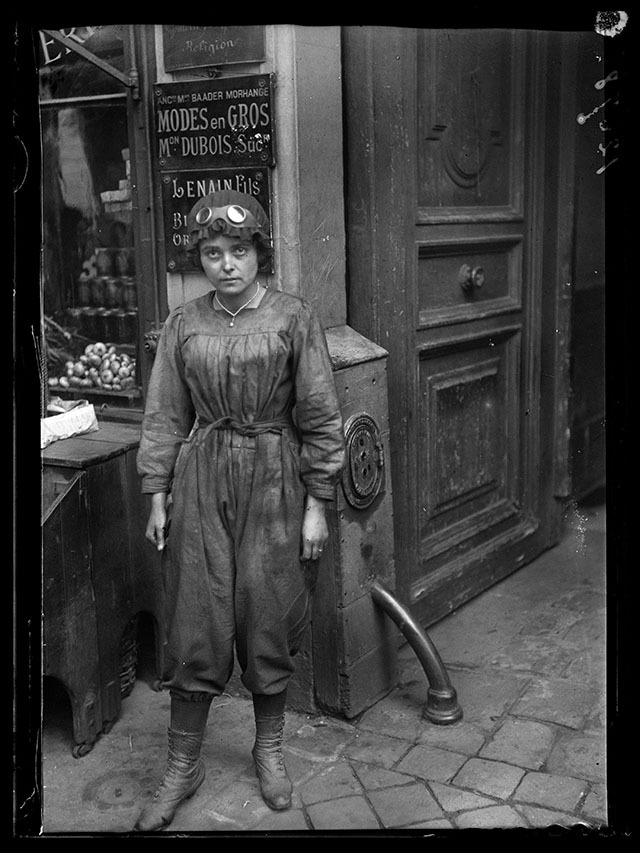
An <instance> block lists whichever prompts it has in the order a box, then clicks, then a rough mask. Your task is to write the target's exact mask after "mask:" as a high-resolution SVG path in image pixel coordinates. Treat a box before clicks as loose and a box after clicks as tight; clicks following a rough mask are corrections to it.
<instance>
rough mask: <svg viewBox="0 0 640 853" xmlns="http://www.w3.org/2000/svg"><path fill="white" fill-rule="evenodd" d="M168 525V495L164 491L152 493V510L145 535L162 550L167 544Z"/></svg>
mask: <svg viewBox="0 0 640 853" xmlns="http://www.w3.org/2000/svg"><path fill="white" fill-rule="evenodd" d="M166 526H167V496H166V494H165V493H164V492H158V493H156V494H154V495H151V512H150V513H149V521H148V522H147V529H146V530H145V534H144V535H145V537H146V538H147V539H148V540H149V542H151V544H152V545H155V546H156V548H157V549H158V551H162V550H163V549H164V546H165V544H166V540H165V532H166V531H165V528H166Z"/></svg>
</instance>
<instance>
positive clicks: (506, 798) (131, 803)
mask: <svg viewBox="0 0 640 853" xmlns="http://www.w3.org/2000/svg"><path fill="white" fill-rule="evenodd" d="M429 636H430V637H431V639H432V640H433V642H434V643H435V645H436V647H437V648H438V651H439V653H440V655H441V657H442V659H443V661H444V662H445V664H446V666H447V669H448V672H449V676H450V678H451V681H452V683H453V685H454V687H455V688H456V691H457V693H458V699H459V701H460V704H461V706H462V708H463V711H464V716H463V719H462V720H461V721H459V722H458V723H455V724H453V725H448V726H438V725H434V724H432V723H430V722H428V721H427V720H425V719H424V717H423V709H424V706H425V703H426V692H427V687H428V683H427V681H426V677H425V674H424V672H423V670H422V668H421V665H420V663H419V661H418V660H417V658H416V656H415V654H414V652H413V650H412V649H411V648H410V647H409V646H405V647H403V648H402V649H401V651H400V663H401V680H400V683H399V684H398V686H397V688H396V689H394V690H393V691H392V692H391V693H390V694H389V695H388V696H386V697H385V698H384V699H382V700H381V701H379V702H378V703H377V704H376V705H374V706H373V707H372V708H370V709H369V710H367V711H366V712H365V713H363V714H362V715H361V716H360V717H359V718H357V719H356V720H353V721H348V722H347V721H343V720H338V719H334V718H331V717H327V716H311V715H306V714H300V713H291V712H290V713H288V715H287V725H286V729H285V756H286V762H287V767H288V770H289V773H290V775H291V777H292V780H293V782H294V797H293V805H292V808H291V809H290V810H289V811H286V812H272V811H270V810H269V809H268V808H267V807H266V806H265V805H264V803H263V802H262V800H261V798H260V794H259V791H258V787H257V782H256V779H255V775H254V771H253V766H252V762H251V755H250V749H251V745H252V739H253V717H252V707H251V702H250V700H249V697H248V694H243V692H242V690H236V691H234V692H233V695H227V694H225V695H223V696H222V697H219V699H217V700H216V701H215V703H214V706H213V707H212V712H211V716H210V721H209V725H208V729H207V737H206V744H205V747H204V759H205V762H206V765H207V777H206V779H205V782H204V783H203V785H202V787H201V788H200V790H199V791H198V793H197V795H196V796H195V797H193V798H192V799H191V800H189V801H187V802H186V803H185V804H184V805H183V806H182V807H181V808H180V810H179V811H178V814H177V816H176V818H175V820H174V822H173V824H172V825H171V827H170V829H169V830H166V831H165V834H167V835H170V834H174V833H179V834H184V833H204V834H208V833H213V834H216V833H221V834H226V833H238V832H244V833H266V832H268V833H273V832H276V833H277V832H286V833H288V834H297V833H310V832H313V831H315V832H319V833H325V832H326V833H338V834H339V833H340V832H350V833H355V834H362V835H369V833H374V834H375V833H384V832H387V833H390V834H395V833H398V834H399V835H403V834H421V835H423V834H424V835H429V834H440V833H442V832H447V833H450V832H451V831H455V830H464V829H481V828H501V829H502V828H511V827H519V828H528V829H535V828H549V827H564V828H566V827H573V828H574V830H573V831H575V830H578V831H581V832H583V833H587V834H588V833H589V832H591V831H594V832H595V831H598V832H603V831H606V827H607V823H608V817H607V768H606V756H607V750H606V718H605V711H606V701H605V696H606V669H605V662H606V643H605V640H606V632H605V511H604V507H603V506H601V505H597V506H591V507H581V508H577V507H574V509H573V510H572V512H570V513H569V515H568V518H567V524H566V532H565V535H564V538H563V540H562V542H561V543H560V544H559V545H558V546H556V547H555V548H553V549H551V550H550V551H548V552H546V553H545V554H543V555H542V556H541V557H540V558H539V559H537V560H536V561H535V562H533V563H531V564H530V565H528V566H525V567H523V568H522V569H520V570H519V571H517V572H516V573H515V574H513V575H511V576H510V577H509V578H507V579H505V580H503V581H502V582H500V583H498V584H497V585H496V586H494V587H493V588H491V589H490V590H488V591H487V592H485V593H483V594H482V595H480V596H478V597H477V598H476V599H474V600H473V601H471V602H469V603H467V604H465V605H464V606H463V607H461V608H460V609H459V610H458V611H456V612H454V613H452V614H451V615H450V616H448V617H447V618H445V619H443V620H441V621H440V622H439V623H438V624H436V625H434V626H432V627H431V628H430V629H429ZM168 707H169V697H168V696H167V695H166V694H164V693H157V692H154V691H153V690H152V689H151V687H150V685H149V683H147V682H145V681H144V680H138V681H137V682H136V684H135V686H134V689H133V692H132V693H131V695H130V696H129V697H128V698H127V699H126V700H125V701H124V702H123V709H122V715H121V718H120V719H119V721H118V722H117V723H116V725H115V726H114V727H113V728H112V730H111V731H110V732H108V733H107V734H105V735H103V736H102V737H101V738H100V739H99V741H98V742H97V743H96V745H95V747H94V749H93V750H92V751H91V752H90V753H89V754H88V755H87V756H85V757H83V758H81V759H74V758H73V757H72V756H71V752H70V747H71V745H72V744H71V733H70V723H69V721H68V719H67V718H65V717H64V715H63V714H62V713H58V714H57V713H56V709H55V708H54V709H53V710H49V712H48V716H47V717H46V718H45V720H46V722H45V727H44V740H43V756H44V758H43V768H42V769H43V801H44V823H43V830H44V834H45V835H48V834H63V835H65V834H74V833H84V834H86V833H90V834H95V833H125V832H129V831H131V828H132V826H133V824H134V822H135V819H136V816H137V814H138V813H139V811H140V809H141V807H142V805H143V804H144V802H145V801H146V799H148V798H149V797H150V796H151V794H152V792H153V790H154V786H155V784H156V782H157V781H158V779H159V777H160V775H161V773H162V770H163V768H164V761H165V756H166V727H167V722H168ZM558 831H559V832H562V830H558Z"/></svg>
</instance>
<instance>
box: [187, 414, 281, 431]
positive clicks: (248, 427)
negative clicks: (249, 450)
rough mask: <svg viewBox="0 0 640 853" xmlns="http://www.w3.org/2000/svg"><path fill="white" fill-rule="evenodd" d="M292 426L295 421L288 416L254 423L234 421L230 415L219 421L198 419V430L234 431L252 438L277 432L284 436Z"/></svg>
mask: <svg viewBox="0 0 640 853" xmlns="http://www.w3.org/2000/svg"><path fill="white" fill-rule="evenodd" d="M292 426H293V421H292V420H291V418H290V417H287V416H286V415H283V416H282V417H280V418H274V419H273V420H270V421H253V422H252V423H249V422H247V423H242V422H241V421H234V420H233V418H232V417H231V416H230V415H226V416H225V417H223V418H218V420H217V421H208V420H206V419H205V418H201V417H198V429H207V430H209V429H232V430H233V431H234V432H237V433H240V435H250V436H253V435H260V433H262V432H277V433H280V434H282V433H283V432H284V431H285V430H287V429H289V428H290V427H292Z"/></svg>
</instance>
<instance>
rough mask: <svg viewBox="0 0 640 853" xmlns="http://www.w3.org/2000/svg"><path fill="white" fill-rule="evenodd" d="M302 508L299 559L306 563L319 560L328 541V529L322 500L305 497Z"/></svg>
mask: <svg viewBox="0 0 640 853" xmlns="http://www.w3.org/2000/svg"><path fill="white" fill-rule="evenodd" d="M304 506H305V509H304V518H303V521H302V553H301V554H300V559H301V560H302V561H303V562H307V561H308V560H317V559H319V558H320V556H321V554H322V551H323V549H324V546H325V545H326V544H327V541H328V539H329V528H328V527H327V521H326V519H325V517H324V507H325V503H324V501H323V500H320V499H319V498H314V497H311V496H310V495H307V499H306V501H305V505H304Z"/></svg>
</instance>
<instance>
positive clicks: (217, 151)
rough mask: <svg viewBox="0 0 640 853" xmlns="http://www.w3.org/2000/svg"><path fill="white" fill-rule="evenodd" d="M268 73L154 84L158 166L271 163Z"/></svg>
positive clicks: (207, 166)
mask: <svg viewBox="0 0 640 853" xmlns="http://www.w3.org/2000/svg"><path fill="white" fill-rule="evenodd" d="M272 76H273V75H270V74H257V75H243V76H241V77H225V78H221V79H218V80H200V81H185V82H180V83H158V84H156V86H155V87H154V112H155V125H156V145H157V149H156V157H157V161H158V164H159V165H160V167H161V168H162V169H205V168H209V169H211V168H216V169H224V168H228V167H230V166H273V165H274V162H275V160H274V130H273V109H272V86H273V81H272Z"/></svg>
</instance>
